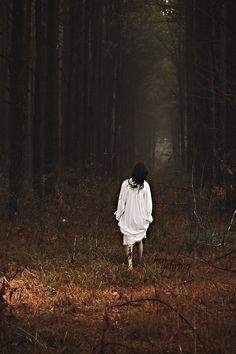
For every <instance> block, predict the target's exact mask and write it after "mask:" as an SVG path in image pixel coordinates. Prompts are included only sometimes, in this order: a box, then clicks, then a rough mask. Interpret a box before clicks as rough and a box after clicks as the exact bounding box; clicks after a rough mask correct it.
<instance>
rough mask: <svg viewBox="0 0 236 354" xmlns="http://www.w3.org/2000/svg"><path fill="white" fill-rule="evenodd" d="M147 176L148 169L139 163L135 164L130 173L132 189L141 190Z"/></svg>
mask: <svg viewBox="0 0 236 354" xmlns="http://www.w3.org/2000/svg"><path fill="white" fill-rule="evenodd" d="M147 175H148V169H147V167H146V166H145V165H144V163H142V162H139V163H137V164H136V165H135V166H134V168H133V171H132V182H131V183H130V185H131V187H132V188H137V187H139V189H142V188H143V184H144V181H145V179H146V178H147Z"/></svg>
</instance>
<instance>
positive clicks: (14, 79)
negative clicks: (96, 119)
mask: <svg viewBox="0 0 236 354" xmlns="http://www.w3.org/2000/svg"><path fill="white" fill-rule="evenodd" d="M24 29H25V11H24V2H23V1H18V0H13V8H12V47H11V56H10V100H11V107H10V116H11V125H10V170H9V189H10V190H9V217H10V218H11V219H12V218H13V217H14V216H15V215H16V213H17V210H18V205H17V204H18V200H19V197H20V195H21V192H22V189H23V177H24V171H25V163H24V162H25V161H24V152H25V138H26V125H27V116H26V110H25V108H26V107H25V95H26V92H25V61H24V60H25V58H24V54H25V40H24V35H25V31H24Z"/></svg>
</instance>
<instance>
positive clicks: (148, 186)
mask: <svg viewBox="0 0 236 354" xmlns="http://www.w3.org/2000/svg"><path fill="white" fill-rule="evenodd" d="M143 185H144V188H150V185H149V183H148V181H146V180H145V181H144V182H143Z"/></svg>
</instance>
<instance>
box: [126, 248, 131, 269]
mask: <svg viewBox="0 0 236 354" xmlns="http://www.w3.org/2000/svg"><path fill="white" fill-rule="evenodd" d="M125 255H126V257H127V258H128V268H129V269H133V245H127V246H125Z"/></svg>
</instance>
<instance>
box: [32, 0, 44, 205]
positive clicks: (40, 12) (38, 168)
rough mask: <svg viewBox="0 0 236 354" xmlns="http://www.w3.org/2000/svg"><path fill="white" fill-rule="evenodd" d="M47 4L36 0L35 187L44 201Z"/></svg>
mask: <svg viewBox="0 0 236 354" xmlns="http://www.w3.org/2000/svg"><path fill="white" fill-rule="evenodd" d="M45 17H46V16H45V2H44V0H36V3H35V43H36V58H35V100H34V106H35V110H34V116H33V134H32V137H33V141H32V146H33V186H34V192H35V196H36V197H37V198H38V200H39V201H40V200H41V199H42V181H41V177H42V174H43V171H42V153H43V147H44V139H43V123H44V119H45V69H46V66H45V65H46V57H45V49H46V47H45V36H46V31H45V29H44V28H45Z"/></svg>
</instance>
